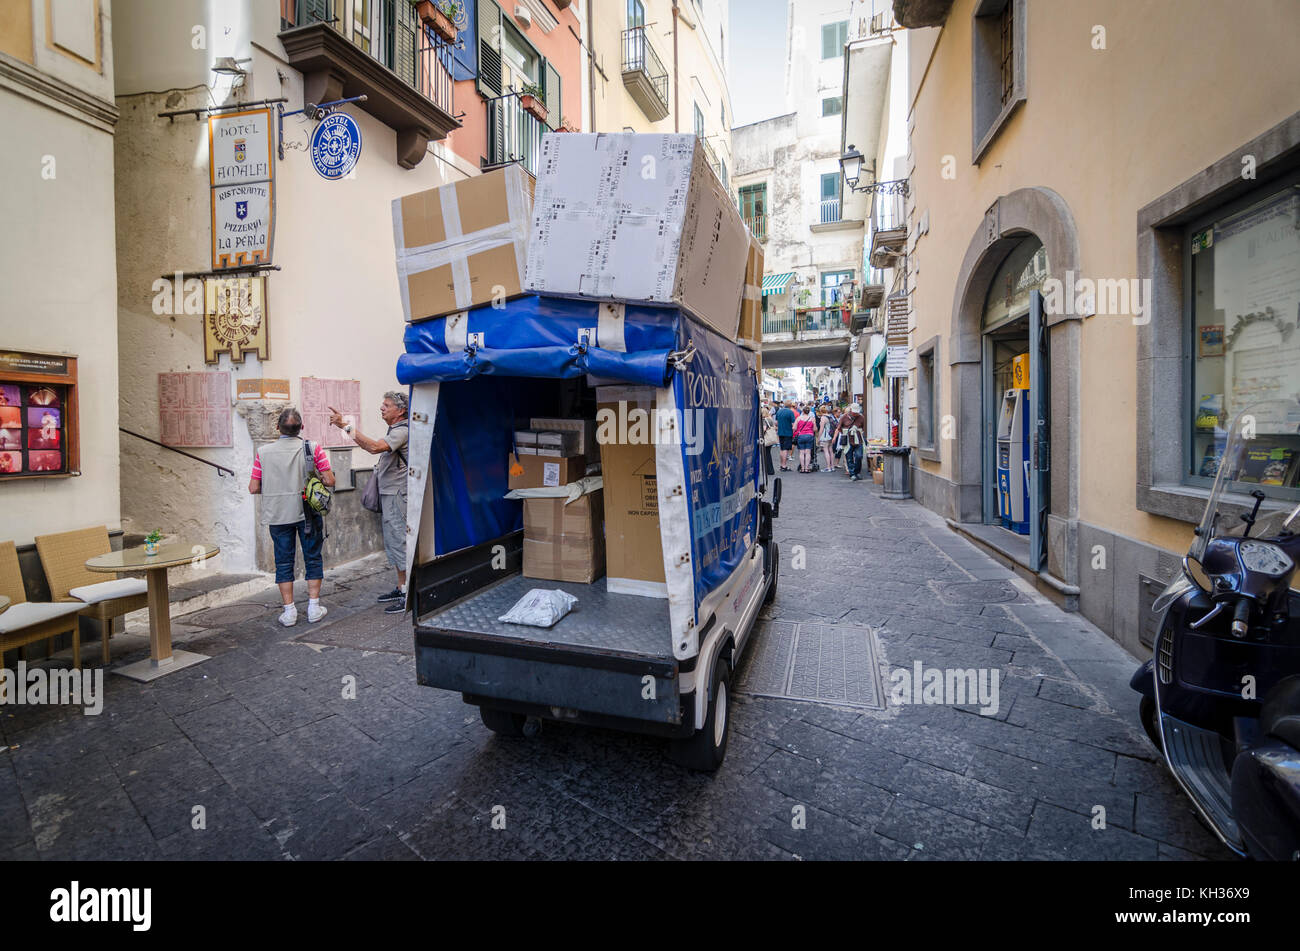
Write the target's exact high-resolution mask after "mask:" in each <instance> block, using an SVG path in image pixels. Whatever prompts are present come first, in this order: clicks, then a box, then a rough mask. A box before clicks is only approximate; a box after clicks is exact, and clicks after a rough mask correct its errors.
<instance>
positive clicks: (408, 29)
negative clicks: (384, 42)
mask: <svg viewBox="0 0 1300 951" xmlns="http://www.w3.org/2000/svg"><path fill="white" fill-rule="evenodd" d="M394 8H395V16H394V23H393V72H395V73H397V75H398V77H399V78H400V79H401V80H402V82H404V83H406V84H407V85H408V86H415V85H416V82H415V58H416V51H417V50H418V49H419V48H420V46H421V45H423V44H422V42H421V36H422V35H423V30H424V26H423V24H421V23H420V18H419V17H418V16H417V15H416V13H415V7H413V6H411V4H409V3H398V4H394Z"/></svg>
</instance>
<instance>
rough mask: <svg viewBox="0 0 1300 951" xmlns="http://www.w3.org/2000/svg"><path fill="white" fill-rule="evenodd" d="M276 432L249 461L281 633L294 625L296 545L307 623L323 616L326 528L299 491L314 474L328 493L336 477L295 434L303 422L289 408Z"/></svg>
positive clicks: (320, 453) (318, 452)
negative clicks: (267, 540) (267, 539)
mask: <svg viewBox="0 0 1300 951" xmlns="http://www.w3.org/2000/svg"><path fill="white" fill-rule="evenodd" d="M277 428H278V429H279V430H280V438H279V439H277V440H276V441H275V442H273V443H271V444H270V445H268V446H263V447H262V448H261V449H259V450H258V451H257V453H256V454H255V455H254V456H253V474H252V478H251V479H250V480H249V483H248V491H249V493H250V494H252V495H260V496H261V497H262V524H263V525H266V526H267V527H268V529H269V531H270V532H271V544H272V545H273V546H274V550H275V582H276V584H277V585H279V587H280V600H281V602H283V604H284V610H283V611H281V612H280V617H279V621H280V623H281V624H283V625H284V626H285V627H293V626H294V625H295V624H297V623H298V608H297V606H296V605H295V604H294V603H293V575H294V564H295V562H296V560H297V552H296V550H295V548H294V539H297V540H298V543H299V544H300V545H301V546H302V561H303V568H304V574H305V575H306V577H307V598H308V600H307V621H308V623H310V624H314V623H316V622H317V621H319V620H320V619H321V618H323V617H324V616H325V606H324V605H323V604H321V603H320V586H321V581H323V580H324V578H325V563H324V561H323V560H322V558H321V546H322V545H323V544H324V542H325V522H324V519H322V518H321V516H320V514H319V513H317V512H314V511H312V510H311V509H310V508H308V507H307V505H306V503H305V502H304V500H303V488H304V487H305V486H306V484H307V480H308V479H309V478H310V477H311V475H312V473H313V472H318V473H320V479H321V481H322V482H324V483H325V484H326V485H327V486H330V487H331V488H332V487H333V486H334V473H333V472H332V471H330V460H329V456H328V455H327V454H326V452H325V450H324V448H323V447H321V446H319V445H316V446H312V445H310V444H309V443H307V442H306V441H305V440H303V439H302V438H301V437H300V436H299V435H298V434H299V433H300V432H301V431H302V416H301V415H299V413H298V411H297V410H296V409H294V408H293V407H288V408H286V409H285V410H283V411H282V412H281V413H280V418H279V421H278V422H277Z"/></svg>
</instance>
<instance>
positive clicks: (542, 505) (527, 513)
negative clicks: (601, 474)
mask: <svg viewBox="0 0 1300 951" xmlns="http://www.w3.org/2000/svg"><path fill="white" fill-rule="evenodd" d="M603 521H604V504H603V493H602V492H601V491H600V490H597V491H595V492H591V493H588V494H587V495H584V496H582V497H580V498H577V499H574V500H573V501H572V502H569V503H568V504H567V505H566V504H565V500H564V499H525V500H524V569H523V570H524V577H526V578H543V579H548V580H551V581H576V582H579V583H582V584H590V583H591V582H593V581H595V580H596V579H597V578H599V577H600V576H601V575H603V574H604V573H605V535H604V527H603V524H602V523H603Z"/></svg>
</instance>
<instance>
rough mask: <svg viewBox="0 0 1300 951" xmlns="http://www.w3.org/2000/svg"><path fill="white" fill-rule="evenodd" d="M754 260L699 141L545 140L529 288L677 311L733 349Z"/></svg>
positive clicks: (634, 137)
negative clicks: (697, 321) (750, 263)
mask: <svg viewBox="0 0 1300 951" xmlns="http://www.w3.org/2000/svg"><path fill="white" fill-rule="evenodd" d="M748 255H749V234H748V232H747V231H746V229H745V225H744V222H743V221H741V218H740V213H739V211H738V210H737V209H736V205H735V203H734V202H733V201H732V200H731V198H730V196H729V195H728V193H727V191H726V189H724V188H723V187H722V183H721V182H720V181H718V177H717V176H716V175H715V174H714V173H713V170H712V169H711V168H709V165H708V162H707V160H706V159H705V157H704V150H703V148H702V147H701V146H700V144H699V140H698V139H697V138H696V137H695V136H694V135H683V134H668V135H664V134H641V133H609V134H607V133H598V134H583V133H573V132H569V133H564V134H563V135H556V134H550V135H546V136H543V137H542V149H541V157H540V160H539V163H538V174H537V187H536V191H535V194H534V202H533V217H532V231H531V234H530V240H529V242H528V261H527V268H526V273H525V278H524V289H525V290H527V291H530V292H532V293H537V294H544V295H553V296H557V297H586V298H596V299H603V300H622V301H646V302H650V303H658V304H668V305H675V306H679V307H683V308H685V309H686V310H688V311H690V312H691V313H692V314H693V315H694V316H695V317H697V318H699V319H700V320H703V321H705V322H706V323H708V324H710V325H712V326H713V327H714V329H716V330H717V331H718V332H719V333H721V334H722V335H723V336H725V337H727V339H729V340H734V339H735V338H736V333H737V329H738V327H739V323H740V301H741V297H742V296H743V292H744V283H745V263H746V259H747V257H748Z"/></svg>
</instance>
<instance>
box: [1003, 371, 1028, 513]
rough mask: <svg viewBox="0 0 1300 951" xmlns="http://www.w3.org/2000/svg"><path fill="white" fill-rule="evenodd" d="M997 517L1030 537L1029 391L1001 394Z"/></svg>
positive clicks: (1018, 389) (1013, 391)
mask: <svg viewBox="0 0 1300 951" xmlns="http://www.w3.org/2000/svg"><path fill="white" fill-rule="evenodd" d="M998 515H999V516H1000V517H1001V519H1002V527H1003V528H1007V529H1010V530H1011V531H1013V532H1016V533H1017V534H1020V535H1028V534H1029V390H1028V389H1021V388H1019V387H1016V388H1013V389H1010V390H1007V391H1006V392H1005V393H1003V394H1002V410H1001V412H1000V413H999V414H998Z"/></svg>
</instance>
